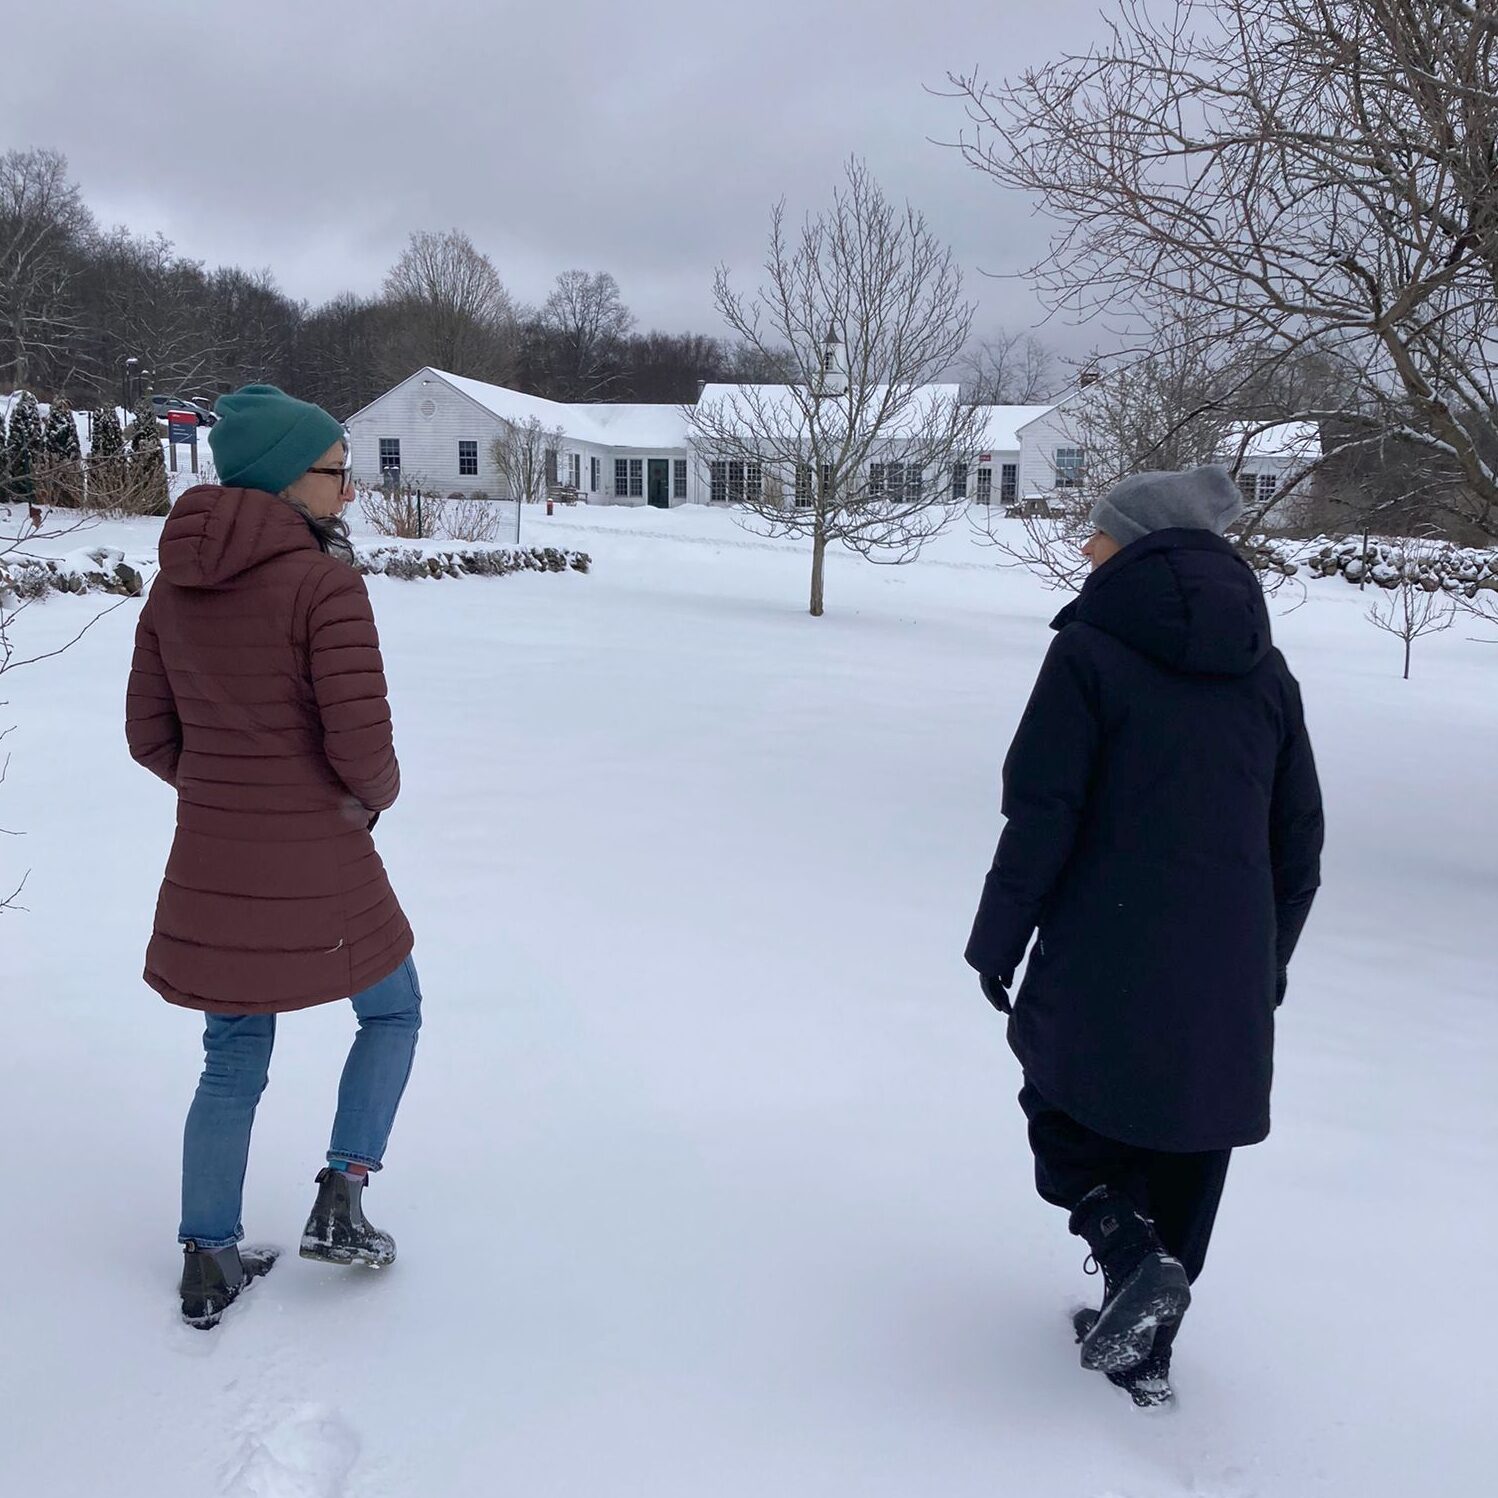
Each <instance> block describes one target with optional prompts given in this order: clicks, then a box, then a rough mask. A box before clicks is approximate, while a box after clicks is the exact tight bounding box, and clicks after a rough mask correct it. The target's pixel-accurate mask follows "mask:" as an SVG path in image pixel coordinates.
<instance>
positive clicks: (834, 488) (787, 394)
mask: <svg viewBox="0 0 1498 1498" xmlns="http://www.w3.org/2000/svg"><path fill="white" fill-rule="evenodd" d="M764 269H765V275H766V281H765V283H764V284H763V285H762V286H761V287H760V288H759V290H758V291H756V292H755V293H754V294H753V295H752V296H747V297H746V296H744V295H741V294H740V293H739V292H738V291H736V290H735V289H734V287H733V285H732V283H731V280H730V277H729V272H728V269H727V267H719V270H718V274H717V278H716V283H715V288H714V294H715V301H716V303H717V307H718V311H719V313H720V314H721V316H722V318H723V320H724V322H725V323H727V325H728V327H729V329H730V331H731V332H732V334H733V336H734V337H735V338H736V339H737V340H738V341H739V342H740V344H741V345H742V346H743V347H744V348H746V349H748V350H751V351H752V352H753V353H754V354H755V355H756V356H757V357H759V358H761V359H763V360H764V361H765V362H766V363H776V362H779V361H781V360H782V359H783V360H785V361H786V363H787V364H788V365H789V369H790V374H791V380H790V382H789V383H786V384H783V385H742V386H737V387H732V388H731V389H728V390H726V391H725V392H724V393H721V394H719V395H717V396H715V397H713V398H711V399H707V398H705V399H703V400H701V401H699V402H698V403H697V404H696V405H695V406H692V407H690V408H688V409H687V412H686V415H687V418H688V421H689V423H690V441H691V445H692V447H693V450H694V452H695V454H696V457H697V459H698V461H699V463H701V464H703V465H705V466H706V467H707V469H708V472H709V473H710V474H711V476H712V487H713V492H714V495H715V497H721V498H723V499H726V500H728V501H729V502H731V503H733V504H734V505H736V506H738V507H739V508H741V509H742V510H743V511H746V512H748V513H749V514H750V515H751V516H753V517H754V519H755V520H756V522H757V523H758V524H759V525H760V526H761V527H762V528H765V529H767V530H768V531H769V532H770V533H772V534H778V535H789V536H797V537H805V538H807V539H809V540H810V541H811V613H812V615H813V616H814V617H820V616H821V614H822V612H823V606H824V586H823V574H824V568H825V560H826V555H827V548H828V546H830V545H832V544H833V543H837V542H840V543H841V544H842V545H844V546H846V547H848V548H850V549H851V550H853V551H856V552H858V553H860V554H862V555H864V556H867V557H870V558H872V559H874V560H880V561H890V562H903V561H909V560H910V559H911V558H913V557H914V556H915V555H917V554H918V553H919V551H920V549H921V547H922V546H923V545H924V543H925V542H926V541H927V540H929V539H930V538H931V537H932V536H934V535H935V534H936V533H937V532H938V531H940V530H941V529H942V528H943V527H944V526H945V525H946V524H947V523H948V522H949V521H950V520H951V519H952V517H953V516H954V515H955V514H956V513H957V512H958V511H959V510H960V509H961V508H962V506H963V504H964V501H963V500H961V499H959V498H958V494H957V491H958V485H957V484H955V483H954V481H953V480H954V474H955V473H957V472H963V473H965V472H966V471H967V470H968V468H970V466H971V463H972V460H973V458H974V457H975V456H976V453H977V449H978V442H979V422H978V412H977V411H976V408H974V407H972V406H970V405H967V404H965V403H964V402H963V401H962V399H961V394H960V391H959V389H958V388H957V387H956V386H955V385H954V386H941V385H937V384H935V383H933V382H934V381H935V380H937V378H938V377H939V376H940V375H941V374H942V373H943V372H944V371H946V370H947V369H949V368H950V367H951V365H952V363H953V361H954V359H955V358H956V357H957V355H958V354H959V353H960V352H961V350H962V348H963V346H964V345H965V344H966V342H967V339H968V333H969V331H970V329H971V326H972V316H973V309H972V307H971V305H969V304H968V303H966V302H964V301H963V299H962V276H961V273H960V271H959V270H958V269H957V266H956V264H955V262H954V261H953V258H952V252H951V250H950V249H949V248H947V247H946V246H945V245H943V244H942V243H941V242H940V241H939V240H938V239H937V238H936V236H935V234H934V233H933V232H932V231H931V229H930V228H929V227H928V225H927V223H926V221H925V219H924V218H923V217H922V216H921V215H920V214H919V213H918V212H917V211H916V210H915V209H914V208H912V207H910V206H909V205H908V204H907V205H906V206H905V207H903V208H900V207H896V206H895V205H894V204H892V203H891V202H890V201H889V200H888V199H887V198H886V197H885V196H884V194H883V192H882V191H881V190H880V188H879V186H878V184H877V183H876V182H875V181H874V179H873V178H872V177H871V176H870V175H869V172H868V169H867V167H866V166H864V165H863V163H861V162H858V161H853V162H850V163H849V165H848V168H847V181H846V183H845V185H844V186H843V187H841V188H840V189H838V190H837V191H836V192H835V193H834V195H833V202H832V206H831V208H830V209H829V210H828V211H826V212H824V213H822V214H820V215H818V216H816V217H814V218H808V219H807V220H806V221H805V222H804V223H803V224H802V226H801V228H800V230H799V232H795V231H792V230H791V229H790V228H789V226H788V225H787V223H786V211H785V204H784V202H781V203H780V204H778V205H777V206H776V208H775V210H774V213H773V215H772V219H771V230H770V247H769V252H768V254H767V256H766V259H765V265H764Z"/></svg>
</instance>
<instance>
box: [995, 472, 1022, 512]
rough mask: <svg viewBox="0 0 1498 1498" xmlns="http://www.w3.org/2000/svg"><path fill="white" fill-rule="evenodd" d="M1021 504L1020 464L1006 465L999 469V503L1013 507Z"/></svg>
mask: <svg viewBox="0 0 1498 1498" xmlns="http://www.w3.org/2000/svg"><path fill="white" fill-rule="evenodd" d="M1018 502H1019V464H1018V463H1005V464H1003V465H1002V466H1001V467H1000V469H999V503H1000V504H1003V505H1013V504H1017V503H1018Z"/></svg>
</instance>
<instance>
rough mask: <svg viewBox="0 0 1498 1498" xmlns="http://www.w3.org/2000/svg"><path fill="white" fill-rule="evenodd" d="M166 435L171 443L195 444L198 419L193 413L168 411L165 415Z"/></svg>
mask: <svg viewBox="0 0 1498 1498" xmlns="http://www.w3.org/2000/svg"><path fill="white" fill-rule="evenodd" d="M166 429H167V435H168V436H169V437H170V438H171V439H172V441H173V442H196V441H197V440H198V417H197V413H196V412H195V411H168V412H167V413H166Z"/></svg>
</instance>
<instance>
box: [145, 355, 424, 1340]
mask: <svg viewBox="0 0 1498 1498" xmlns="http://www.w3.org/2000/svg"><path fill="white" fill-rule="evenodd" d="M217 410H218V415H219V420H218V422H217V424H216V425H215V426H214V427H213V428H212V429H211V431H210V433H209V438H208V441H209V445H210V447H211V448H212V449H213V454H214V458H215V461H216V464H217V467H218V471H219V474H220V477H221V479H222V480H223V486H222V487H217V486H204V487H201V488H197V489H193V490H191V491H190V492H188V493H187V494H184V495H183V496H182V498H181V499H180V500H179V501H178V503H177V505H176V506H175V508H174V509H173V510H172V513H171V515H170V517H169V518H168V519H167V522H166V526H165V528H164V529H163V531H162V535H161V571H160V574H159V576H158V578H157V580H156V582H155V584H154V586H153V587H152V589H151V592H150V596H149V597H148V598H147V600H146V604H145V607H144V609H143V610H142V613H141V618H140V624H139V627H138V629H137V631H136V644H135V657H134V661H133V664H132V667H131V671H130V686H129V693H128V698H127V705H126V733H127V737H128V740H129V745H130V752H131V754H132V755H133V756H134V757H135V759H136V760H138V761H139V762H140V763H141V764H142V765H144V766H145V767H146V768H147V769H149V770H151V771H152V772H153V773H155V774H157V775H159V776H160V777H161V778H162V779H163V780H165V781H166V782H167V784H168V785H171V786H172V787H174V788H175V790H176V792H177V834H176V839H175V841H174V842H173V845H172V852H171V858H170V860H169V861H168V863H167V869H166V878H165V880H164V882H163V884H162V887H161V897H160V901H159V903H158V905H157V908H156V924H155V930H154V933H153V935H152V938H151V943H150V947H149V950H148V952H147V955H146V981H147V982H148V983H149V984H150V985H151V986H152V987H153V988H154V989H156V991H157V992H158V993H160V994H161V995H162V997H163V998H165V999H166V1000H167V1001H168V1002H169V1003H173V1004H179V1005H182V1006H183V1007H184V1008H188V1009H197V1010H201V1011H203V1012H204V1014H205V1015H206V1017H207V1018H206V1027H205V1030H204V1034H203V1049H204V1056H205V1061H204V1067H203V1074H202V1078H201V1080H200V1081H199V1083H198V1089H197V1094H196V1096H195V1098H194V1100H193V1104H192V1108H191V1110H190V1111H189V1113H188V1117H187V1128H186V1132H185V1137H184V1141H183V1157H182V1223H181V1229H180V1233H179V1241H180V1242H181V1243H182V1245H183V1251H184V1258H183V1272H182V1285H181V1295H182V1313H183V1315H184V1317H185V1318H186V1319H187V1320H188V1321H190V1322H191V1323H192V1324H194V1325H197V1326H204V1327H207V1326H212V1325H214V1324H215V1323H216V1322H217V1320H218V1318H219V1316H220V1315H222V1313H223V1311H224V1309H225V1308H226V1307H227V1306H228V1305H229V1303H230V1302H231V1301H232V1300H233V1299H234V1298H235V1297H236V1296H237V1295H238V1294H239V1292H240V1291H241V1289H243V1288H244V1286H245V1285H246V1284H248V1283H249V1282H250V1280H252V1279H254V1278H255V1277H256V1276H257V1275H259V1274H263V1273H264V1272H265V1271H266V1270H268V1269H269V1268H270V1266H271V1264H272V1263H273V1262H274V1257H275V1256H274V1254H273V1253H270V1252H263V1253H251V1252H246V1253H244V1254H243V1255H241V1253H240V1251H239V1241H240V1239H241V1238H242V1237H243V1227H242V1226H241V1223H240V1204H241V1196H242V1190H243V1184H244V1173H245V1164H246V1160H247V1158H248V1154H249V1145H250V1130H251V1126H252V1125H253V1123H254V1118H255V1106H256V1104H257V1103H258V1102H259V1099H260V1094H261V1092H262V1091H263V1090H264V1088H265V1083H266V1078H267V1074H268V1068H269V1064H270V1056H271V1049H272V1046H273V1044H274V1041H275V1029H276V1015H277V1014H281V1013H284V1012H286V1011H288V1010H293V1009H304V1008H307V1007H309V1006H310V1005H313V1004H325V1003H329V1002H330V1001H332V1000H335V999H344V998H348V997H350V996H352V997H353V1004H354V1010H355V1013H356V1014H357V1016H358V1021H359V1029H358V1033H357V1036H356V1037H355V1040H354V1044H353V1048H352V1049H351V1051H350V1052H349V1057H348V1062H347V1064H346V1065H345V1067H344V1072H343V1079H342V1082H341V1084H340V1086H339V1091H338V1111H337V1115H336V1118H335V1120H334V1124H333V1135H332V1142H331V1146H330V1148H329V1150H328V1164H327V1166H326V1168H325V1169H323V1170H322V1171H321V1172H320V1173H319V1174H318V1177H317V1180H318V1195H317V1200H316V1203H315V1205H314V1207H313V1209H312V1214H311V1217H310V1218H309V1220H308V1222H307V1227H306V1230H305V1232H304V1234H303V1237H302V1245H301V1252H302V1255H303V1257H306V1258H313V1259H321V1260H324V1261H328V1262H333V1263H339V1264H353V1263H364V1264H373V1265H385V1264H389V1263H390V1262H391V1261H392V1260H393V1259H394V1258H395V1244H394V1242H393V1241H392V1239H391V1238H390V1235H389V1234H388V1233H383V1232H380V1231H379V1230H378V1229H376V1228H374V1227H372V1226H371V1225H370V1224H369V1222H368V1221H367V1220H366V1219H365V1217H364V1215H363V1211H362V1206H361V1199H362V1193H363V1188H364V1185H365V1182H366V1180H367V1178H368V1173H369V1172H370V1171H376V1170H378V1169H379V1168H380V1164H381V1160H382V1157H383V1155H384V1151H385V1146H386V1143H387V1141H388V1139H389V1136H390V1129H391V1125H392V1123H393V1121H394V1119H395V1113H396V1109H397V1107H398V1105H399V1103H400V1098H401V1093H402V1091H403V1090H404V1088H405V1085H406V1079H407V1077H408V1076H409V1075H410V1070H411V1060H412V1056H413V1054H414V1052H415V1048H416V1035H417V1031H418V1030H419V1028H420V1026H421V992H420V989H419V987H418V984H417V978H416V970H415V967H414V966H413V964H412V961H411V928H410V926H409V925H408V924H407V923H406V918H405V916H404V915H403V914H402V913H401V908H400V906H399V905H398V904H397V903H396V899H395V894H394V892H393V891H392V890H391V888H390V884H389V881H388V880H387V878H386V876H385V868H384V865H383V864H382V863H381V861H380V856H379V854H378V853H377V852H376V851H375V846H374V841H373V839H372V838H371V837H370V830H371V829H372V828H373V826H374V824H375V821H376V820H377V818H378V817H379V814H380V813H381V812H382V811H384V810H385V809H386V808H387V807H388V806H390V805H391V803H392V802H393V801H394V800H395V798H396V795H397V793H398V791H399V789H400V769H399V766H398V765H397V763H396V758H395V750H394V746H393V744H392V741H391V729H390V710H389V706H388V704H387V702H386V696H385V675H384V667H383V664H382V662H381V659H380V645H379V639H378V636H377V635H376V633H375V625H374V617H373V614H372V613H371V611H370V606H369V595H368V592H367V591H366V589H365V586H364V580H363V578H361V577H360V576H359V574H358V573H356V572H355V571H354V569H353V567H352V566H351V565H350V563H351V560H352V551H351V548H350V546H349V542H348V528H347V527H346V526H345V525H344V523H343V521H342V519H341V518H340V517H341V515H342V512H343V510H344V508H345V507H346V505H347V504H348V501H349V499H350V498H351V496H352V485H351V482H350V475H349V455H348V447H347V443H346V439H345V435H344V432H343V428H342V427H341V426H340V425H339V423H338V422H337V421H336V420H335V419H334V418H333V417H332V416H330V415H329V414H328V413H327V412H326V411H323V410H321V409H320V408H319V407H317V406H313V405H309V404H308V403H306V402H304V401H298V400H293V399H292V398H291V397H290V396H287V395H285V394H283V393H282V392H281V391H279V390H277V389H275V388H274V387H273V386H268V385H251V386H247V387H246V388H245V389H243V390H240V391H237V392H236V393H235V394H233V395H228V396H225V397H223V398H222V399H221V400H220V401H219V402H218V407H217Z"/></svg>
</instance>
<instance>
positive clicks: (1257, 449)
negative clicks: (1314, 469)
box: [1225, 421, 1321, 463]
mask: <svg viewBox="0 0 1498 1498" xmlns="http://www.w3.org/2000/svg"><path fill="white" fill-rule="evenodd" d="M1249 433H1252V435H1251V436H1250V435H1248V434H1249ZM1245 437H1247V445H1246V446H1245V445H1244V439H1245ZM1225 446H1226V448H1227V452H1228V456H1229V457H1231V458H1232V459H1234V460H1236V459H1237V457H1238V454H1239V452H1240V450H1241V452H1242V454H1243V461H1244V462H1245V463H1247V462H1252V461H1253V460H1254V459H1261V460H1273V461H1283V462H1291V463H1305V462H1309V461H1310V460H1311V459H1312V458H1319V457H1320V456H1321V428H1320V427H1318V426H1317V425H1316V423H1315V422H1314V421H1282V422H1281V423H1280V424H1279V425H1278V426H1272V427H1266V428H1265V429H1264V430H1263V431H1262V432H1254V431H1253V428H1252V427H1251V426H1247V425H1245V426H1240V427H1238V428H1237V429H1236V430H1235V431H1234V432H1233V433H1232V434H1231V435H1230V436H1229V437H1228V440H1227V443H1226V444H1225Z"/></svg>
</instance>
